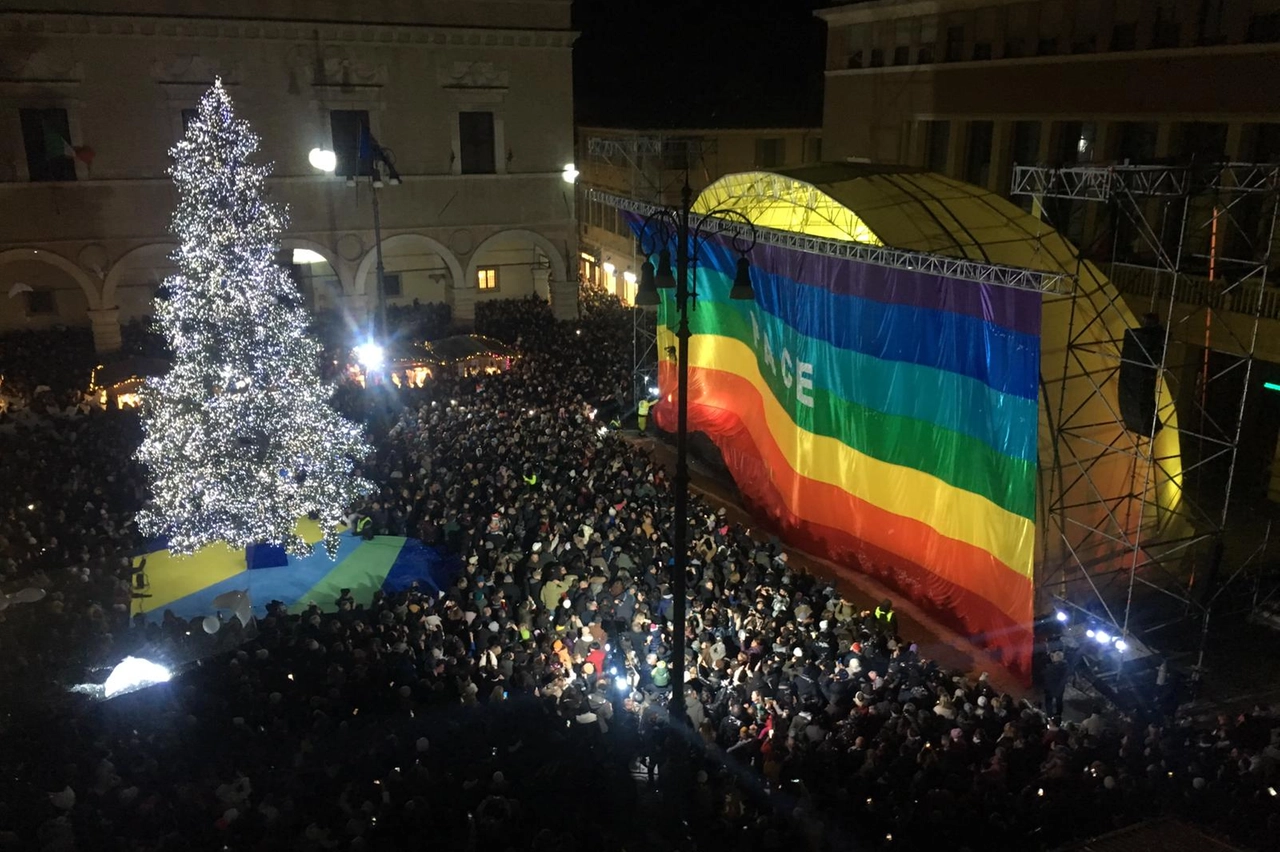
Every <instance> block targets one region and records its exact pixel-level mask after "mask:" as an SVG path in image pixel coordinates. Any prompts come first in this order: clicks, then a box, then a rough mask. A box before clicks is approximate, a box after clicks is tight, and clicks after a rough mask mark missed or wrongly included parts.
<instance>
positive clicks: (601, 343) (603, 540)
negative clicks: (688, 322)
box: [0, 300, 1280, 852]
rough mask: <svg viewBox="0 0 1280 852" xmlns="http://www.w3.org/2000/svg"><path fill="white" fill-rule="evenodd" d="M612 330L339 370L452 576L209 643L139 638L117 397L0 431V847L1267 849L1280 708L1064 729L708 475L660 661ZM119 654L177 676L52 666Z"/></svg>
mask: <svg viewBox="0 0 1280 852" xmlns="http://www.w3.org/2000/svg"><path fill="white" fill-rule="evenodd" d="M629 322H630V320H629V319H628V318H627V317H626V315H625V314H622V313H621V312H616V311H615V312H610V311H593V312H592V314H591V316H590V317H589V318H587V319H585V320H582V321H579V322H575V323H565V322H556V321H555V320H554V319H553V318H552V317H551V314H550V311H549V309H548V308H547V306H546V305H545V304H544V303H541V302H538V301H536V300H518V301H517V300H511V301H502V302H491V303H486V305H485V306H484V310H483V315H482V316H478V317H477V327H478V330H482V331H483V332H484V333H486V334H489V335H491V336H494V337H497V338H499V339H502V340H505V341H507V342H510V343H512V344H514V345H515V346H517V347H518V349H519V351H520V352H521V353H522V355H521V357H520V358H519V359H517V360H516V362H515V364H514V366H513V367H512V369H510V370H509V371H508V372H506V373H502V374H498V375H485V376H477V377H471V378H465V379H464V378H458V377H446V376H440V377H438V378H437V379H436V380H434V381H433V382H431V383H429V384H428V386H427V387H425V388H421V389H411V388H405V389H401V390H397V391H391V390H389V389H378V390H377V391H371V392H370V393H374V392H376V393H379V394H384V395H390V396H388V397H385V398H384V401H383V402H379V403H377V404H370V402H369V399H370V397H369V395H368V394H362V393H359V392H352V391H347V392H345V393H344V395H343V396H342V399H343V400H344V403H343V404H344V405H345V406H347V407H348V408H349V410H350V411H351V412H352V413H353V414H358V415H359V416H361V417H362V418H365V419H367V421H368V423H369V427H370V430H371V437H372V439H373V444H374V447H375V454H374V456H373V457H372V458H371V459H369V460H368V463H367V465H366V466H365V469H364V470H363V471H362V473H363V475H364V476H366V477H367V478H368V479H370V480H371V481H373V482H375V483H376V484H377V486H378V491H377V493H375V494H372V495H370V498H369V500H368V502H367V503H366V504H365V505H362V506H360V507H358V508H359V512H360V516H361V517H362V518H367V519H368V521H369V523H368V525H366V526H365V527H364V528H365V529H370V527H371V532H372V533H375V534H391V535H408V536H414V537H418V538H421V539H422V540H423V541H424V542H426V543H427V544H429V545H433V546H437V547H441V548H445V549H447V550H449V551H451V552H452V553H454V554H456V555H457V556H458V557H459V560H460V563H461V565H462V568H461V570H460V572H459V573H458V576H457V577H456V578H455V579H454V580H453V581H452V584H451V585H450V587H449V588H448V589H446V590H445V591H444V592H443V593H442V594H440V595H435V594H430V593H428V592H427V591H426V590H425V589H414V590H410V591H406V592H403V593H400V594H396V595H387V596H383V595H381V594H377V595H375V596H374V598H373V600H372V602H370V603H368V604H364V603H359V602H356V601H354V600H353V599H351V598H350V597H347V596H345V595H344V596H342V597H341V598H339V599H337V600H334V601H317V602H315V605H313V606H311V607H310V608H309V609H307V610H305V611H303V612H298V613H290V612H288V611H287V610H286V609H285V608H283V607H281V606H272V607H271V608H270V611H269V613H268V614H267V615H266V617H264V618H261V619H257V620H254V621H253V622H251V623H250V624H249V625H239V624H238V623H237V622H231V623H230V624H229V625H228V626H227V627H226V628H225V629H224V630H222V631H220V632H219V633H218V634H217V635H214V636H210V635H207V634H205V633H204V632H203V631H201V630H199V629H198V628H195V625H193V624H188V623H186V622H184V621H181V620H179V619H176V618H172V617H166V618H165V619H163V620H162V621H160V622H159V623H152V624H150V625H147V626H132V627H131V626H130V623H129V618H128V595H129V576H130V570H129V568H128V566H127V564H126V560H125V558H124V556H125V554H127V553H128V552H129V549H130V548H131V547H134V546H135V545H136V541H135V539H134V538H133V532H132V528H131V525H130V518H131V514H132V512H134V511H136V509H137V508H138V506H139V505H141V502H142V501H143V500H145V497H146V493H145V485H144V479H143V477H142V472H141V471H140V470H139V469H138V468H137V467H136V466H135V465H134V464H133V463H132V462H131V461H130V458H131V452H130V448H131V446H132V445H133V443H134V442H136V440H137V423H136V420H134V419H133V416H132V415H131V414H130V413H127V412H116V413H114V414H106V413H93V412H91V413H88V414H80V415H77V416H70V415H66V414H65V412H64V413H63V415H61V416H56V417H55V416H54V415H53V414H47V415H41V416H39V417H35V418H33V419H32V420H31V422H28V423H24V424H23V425H20V426H18V427H17V428H15V429H13V430H10V431H5V430H4V429H3V428H0V449H3V450H5V452H6V457H8V455H9V453H11V452H13V453H18V454H19V455H18V456H17V457H18V458H20V459H21V460H22V461H21V462H20V464H19V465H18V467H20V468H21V470H20V471H19V472H18V475H19V476H20V477H21V479H20V481H19V482H18V483H17V485H16V487H10V486H9V484H8V483H6V487H5V488H4V489H3V491H0V507H2V511H0V515H2V517H0V522H2V523H3V526H0V567H3V569H4V572H5V576H6V578H7V585H6V589H7V590H8V591H12V590H13V589H17V588H22V587H26V586H31V585H35V586H39V587H40V588H41V589H45V590H47V591H48V595H47V597H45V599H44V600H41V601H39V602H36V603H32V604H22V605H11V606H10V607H9V608H8V609H5V610H4V611H2V612H0V619H3V620H4V621H3V623H2V624H0V641H3V642H4V643H5V647H6V649H7V650H8V653H7V654H5V655H3V656H2V657H0V677H3V678H4V679H5V683H6V684H7V685H9V687H10V690H11V692H10V694H9V695H7V696H6V697H4V698H3V699H0V700H3V701H4V702H5V703H4V711H5V714H4V716H3V734H4V736H5V740H6V742H8V743H9V744H11V747H7V748H6V749H4V750H0V850H3V849H6V848H15V849H17V848H24V849H25V848H40V849H48V850H71V849H80V850H86V849H95V850H96V849H101V850H131V852H132V850H144V849H145V850H169V849H193V850H198V849H227V850H240V849H298V850H320V849H339V850H346V849H354V850H358V849H374V848H378V849H400V848H416V847H419V846H421V845H422V844H423V843H424V842H430V843H441V844H446V845H447V846H448V848H458V849H493V850H495V852H497V850H507V849H511V850H525V849H529V850H539V852H542V850H547V852H556V851H557V850H576V849H583V850H588V849H590V850H606V849H631V848H638V847H641V846H651V847H654V848H698V849H720V848H724V849H726V850H727V849H733V850H743V852H752V850H762V851H763V850H782V849H801V848H804V849H812V850H843V849H865V848H884V849H918V848H921V849H922V848H931V847H933V846H935V845H936V844H937V843H939V842H945V843H947V844H948V845H950V846H953V847H954V848H956V849H969V850H979V849H987V848H1010V849H1012V848H1018V849H1035V848H1051V847H1054V846H1057V845H1059V844H1060V843H1062V842H1064V841H1065V840H1067V839H1070V838H1072V837H1078V836H1083V835H1091V834H1097V833H1101V832H1105V831H1107V830H1110V829H1112V828H1115V827H1118V826H1120V825H1124V824H1128V823H1131V822H1134V821H1137V820H1140V819H1142V818H1145V817H1147V816H1151V815H1156V814H1161V813H1177V814H1180V815H1183V816H1187V817H1191V818H1194V819H1197V820H1199V821H1202V822H1203V823H1205V824H1206V825H1208V826H1210V827H1212V828H1213V829H1215V830H1217V831H1219V832H1222V833H1224V834H1226V835H1228V836H1230V837H1232V838H1236V839H1239V840H1241V841H1242V842H1246V843H1248V844H1249V845H1252V846H1255V847H1258V848H1275V845H1276V840H1275V837H1276V836H1277V833H1276V831H1275V830H1276V828H1278V827H1280V825H1277V820H1278V819H1280V809H1278V808H1277V798H1276V796H1275V787H1274V786H1273V785H1275V784H1276V783H1280V779H1277V777H1276V775H1277V771H1278V770H1280V717H1277V715H1276V714H1275V713H1274V712H1272V711H1271V710H1270V709H1268V708H1263V707H1259V708H1255V709H1254V710H1253V711H1251V712H1249V713H1245V714H1242V715H1238V716H1235V715H1232V716H1227V715H1223V716H1220V717H1218V718H1217V719H1215V720H1214V721H1213V722H1212V723H1211V724H1207V725H1204V724H1196V723H1194V722H1192V721H1189V720H1175V719H1168V720H1163V721H1155V722H1152V723H1140V722H1137V721H1134V720H1127V719H1125V718H1123V717H1121V716H1117V715H1114V714H1110V715H1109V714H1106V713H1102V712H1099V713H1095V714H1093V715H1091V716H1090V717H1089V718H1088V719H1086V720H1084V721H1083V722H1079V723H1065V722H1062V721H1061V720H1060V719H1058V718H1056V717H1049V716H1047V715H1046V714H1045V713H1044V712H1042V710H1041V709H1040V708H1037V707H1035V706H1033V705H1032V704H1030V703H1029V702H1027V701H1025V700H1021V699H1018V698H1015V697H1013V696H1010V695H1007V694H1002V693H1001V692H1000V691H998V690H996V689H994V688H993V687H992V686H991V685H990V684H989V683H988V681H987V680H986V678H985V677H983V676H982V675H981V674H980V673H965V672H955V671H947V670H944V669H943V668H941V667H939V666H938V665H937V664H935V663H933V662H931V661H930V660H929V659H927V655H924V654H922V653H921V651H920V649H919V648H918V647H917V646H916V645H915V644H913V643H912V641H911V638H912V637H909V636H905V637H904V636H899V635H897V634H898V631H897V621H896V620H893V619H886V618H884V617H883V613H884V611H885V610H886V609H887V608H889V607H890V606H891V604H889V603H888V602H869V601H864V600H862V599H860V598H859V597H857V595H856V594H855V593H854V592H853V590H852V589H849V588H844V587H841V586H837V585H835V584H834V583H832V582H831V581H828V580H825V579H821V578H818V577H815V576H812V575H810V574H806V573H804V572H802V571H800V570H797V569H796V568H795V567H794V566H793V565H792V564H790V562H789V557H788V554H787V552H786V550H785V548H784V547H783V546H782V545H781V544H780V543H779V542H777V541H776V540H773V539H768V538H761V537H760V536H759V535H756V536H753V535H752V534H751V533H750V532H749V531H748V530H746V529H745V528H743V527H742V526H741V525H739V524H736V523H733V522H731V521H730V520H729V519H728V516H727V515H726V513H725V512H724V511H723V508H721V507H716V506H713V505H711V504H709V503H708V502H706V501H704V500H702V499H698V498H696V497H695V499H693V500H691V507H690V513H691V514H690V522H691V523H690V526H691V530H692V535H691V539H692V541H691V551H690V555H691V557H692V558H691V561H690V566H689V575H688V578H687V579H688V583H687V586H688V601H687V604H688V612H689V616H688V626H687V630H686V635H685V639H686V642H685V647H686V660H685V669H686V671H687V672H688V681H687V682H686V683H685V684H680V683H676V682H674V678H673V676H672V670H673V668H674V666H673V661H672V658H671V653H672V651H671V649H672V644H673V643H672V640H673V637H672V635H671V624H670V616H671V609H672V606H673V597H672V589H671V581H672V575H671V570H672V568H671V566H672V562H673V554H672V550H671V538H670V535H669V533H670V529H671V525H672V516H673V511H674V504H673V500H672V493H671V488H670V484H669V482H668V474H667V472H666V471H665V470H664V469H663V468H662V467H661V465H659V464H658V463H656V462H655V461H654V460H653V459H652V458H651V457H650V456H649V455H647V454H646V453H645V452H644V451H643V450H642V449H641V448H639V447H638V446H637V444H636V443H635V442H634V441H633V440H632V437H631V436H630V435H628V434H626V433H625V432H623V431H621V430H619V429H616V428H611V427H610V425H609V423H608V422H606V421H605V418H604V417H603V416H601V411H602V410H605V409H606V407H609V406H612V407H613V409H615V410H616V408H617V406H618V405H619V404H620V402H621V401H624V400H628V399H629V398H630V382H631V376H630V371H631V364H630V356H629V346H630V336H629V331H630V326H629ZM480 326H483V328H482V329H480ZM387 399H389V400H390V401H389V402H387V401H386V400H387ZM610 422H612V418H610ZM33 424H35V425H33ZM3 425H4V423H3V421H0V427H3ZM11 467H12V466H11ZM31 506H35V507H36V508H34V509H32V508H29V507H31ZM877 609H879V610H880V611H881V616H880V617H877V612H876V610H877ZM193 628H195V629H193ZM130 653H132V654H137V655H139V656H147V657H148V658H154V657H164V658H165V659H168V660H170V661H173V663H174V665H175V667H176V668H177V669H178V670H179V671H180V674H178V675H177V676H176V678H175V680H174V681H173V682H171V683H169V684H164V685H160V686H156V687H152V688H150V689H147V690H143V691H140V692H137V693H134V694H131V695H126V696H123V697H120V698H114V699H112V700H110V701H106V702H93V701H90V700H88V699H86V698H82V697H81V696H79V695H73V694H66V693H64V692H55V690H54V689H53V688H51V687H45V686H44V685H45V684H62V685H65V684H67V683H69V682H71V680H73V679H74V678H82V677H84V669H86V668H90V667H92V666H96V665H109V664H111V663H112V662H113V661H118V660H119V659H120V658H122V657H123V656H124V655H125V654H130ZM16 684H23V685H24V686H23V687H22V688H21V689H16V690H15V689H14V688H13V685H16ZM28 684H29V685H30V686H29V687H27V686H25V685H28ZM673 701H674V702H682V703H683V710H684V715H686V716H687V717H688V720H689V725H688V727H687V728H679V729H673V728H671V726H670V725H669V724H668V721H669V716H668V708H669V707H670V706H671V702H673Z"/></svg>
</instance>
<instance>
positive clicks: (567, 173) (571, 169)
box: [560, 163, 580, 183]
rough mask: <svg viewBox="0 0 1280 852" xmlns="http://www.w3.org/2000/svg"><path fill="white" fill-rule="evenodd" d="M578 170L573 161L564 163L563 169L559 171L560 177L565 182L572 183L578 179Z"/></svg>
mask: <svg viewBox="0 0 1280 852" xmlns="http://www.w3.org/2000/svg"><path fill="white" fill-rule="evenodd" d="M579 174H580V173H579V171H578V169H577V167H576V166H574V164H573V163H565V166H564V169H563V170H562V171H561V172H560V177H561V178H562V179H563V180H564V182H565V183H573V182H574V181H576V180H577V179H578V175H579Z"/></svg>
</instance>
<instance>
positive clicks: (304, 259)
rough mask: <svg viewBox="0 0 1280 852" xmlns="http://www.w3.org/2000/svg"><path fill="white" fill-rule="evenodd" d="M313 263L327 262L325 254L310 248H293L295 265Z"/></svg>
mask: <svg viewBox="0 0 1280 852" xmlns="http://www.w3.org/2000/svg"><path fill="white" fill-rule="evenodd" d="M311 263H325V259H324V255H322V254H321V253H320V252H318V251H312V250H311V249H308V248H296V249H294V250H293V265H294V266H306V265H307V264H311Z"/></svg>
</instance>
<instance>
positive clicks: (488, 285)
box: [476, 266, 498, 291]
mask: <svg viewBox="0 0 1280 852" xmlns="http://www.w3.org/2000/svg"><path fill="white" fill-rule="evenodd" d="M476 287H478V288H479V289H481V290H495V291H496V290H497V289H498V268H497V267H496V266H482V267H480V268H479V269H477V270H476Z"/></svg>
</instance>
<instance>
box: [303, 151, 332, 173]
mask: <svg viewBox="0 0 1280 852" xmlns="http://www.w3.org/2000/svg"><path fill="white" fill-rule="evenodd" d="M307 162H309V163H311V167H312V168H314V169H319V170H320V171H322V172H331V171H333V170H334V169H336V168H337V167H338V155H337V154H335V153H333V152H332V151H326V150H325V149H324V148H312V149H311V150H310V151H309V152H308V153H307Z"/></svg>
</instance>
